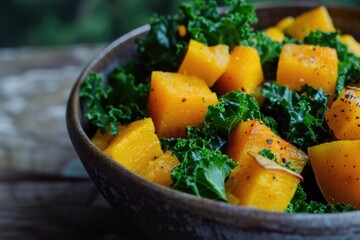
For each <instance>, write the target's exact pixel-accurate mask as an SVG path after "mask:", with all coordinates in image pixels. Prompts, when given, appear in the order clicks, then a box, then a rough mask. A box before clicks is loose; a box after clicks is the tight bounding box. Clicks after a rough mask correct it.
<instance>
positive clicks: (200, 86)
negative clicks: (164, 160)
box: [148, 71, 218, 138]
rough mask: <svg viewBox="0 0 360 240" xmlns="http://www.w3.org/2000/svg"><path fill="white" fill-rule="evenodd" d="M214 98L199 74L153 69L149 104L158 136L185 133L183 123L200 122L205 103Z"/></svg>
mask: <svg viewBox="0 0 360 240" xmlns="http://www.w3.org/2000/svg"><path fill="white" fill-rule="evenodd" d="M217 102H218V99H217V96H216V94H215V93H213V92H212V91H211V90H210V88H209V87H208V86H207V84H206V83H205V81H203V80H202V79H200V78H198V77H195V76H189V75H184V74H180V73H168V72H159V71H154V72H152V75H151V87H150V94H149V103H148V105H149V106H148V107H149V116H150V117H151V118H152V119H153V121H154V124H155V129H156V133H157V135H158V136H159V138H162V137H185V136H186V127H187V126H189V125H192V126H193V125H197V124H199V123H201V122H203V121H204V115H205V113H206V112H207V106H208V105H210V104H216V103H217Z"/></svg>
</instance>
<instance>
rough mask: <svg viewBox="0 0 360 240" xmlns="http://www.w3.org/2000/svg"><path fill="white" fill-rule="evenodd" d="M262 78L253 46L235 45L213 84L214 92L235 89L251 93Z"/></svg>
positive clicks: (259, 63)
mask: <svg viewBox="0 0 360 240" xmlns="http://www.w3.org/2000/svg"><path fill="white" fill-rule="evenodd" d="M263 80H264V74H263V71H262V67H261V61H260V57H259V54H258V52H257V50H256V49H255V48H251V47H247V46H236V47H234V49H233V51H232V52H231V54H230V62H229V65H228V67H227V69H226V71H225V72H224V74H223V75H222V76H221V77H220V79H219V80H218V81H217V82H216V84H215V90H216V92H218V93H220V94H225V93H228V92H231V91H235V90H241V91H243V92H246V93H252V92H253V91H254V90H255V89H256V88H257V87H258V86H259V85H260V84H261V83H262V82H263Z"/></svg>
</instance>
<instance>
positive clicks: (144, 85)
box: [80, 0, 360, 213]
mask: <svg viewBox="0 0 360 240" xmlns="http://www.w3.org/2000/svg"><path fill="white" fill-rule="evenodd" d="M222 5H224V6H227V9H226V10H224V12H219V6H218V5H217V3H216V1H209V2H207V1H205V0H195V1H191V2H184V3H182V4H181V5H180V6H179V9H178V12H177V14H176V15H169V16H158V15H155V16H154V17H153V18H152V19H151V21H150V26H151V29H150V30H149V32H148V33H147V35H146V36H145V37H143V38H140V39H138V40H137V51H138V58H137V59H135V60H133V61H129V62H127V63H126V64H124V65H122V66H118V67H116V68H114V69H113V71H112V72H111V73H110V74H109V75H108V76H103V75H102V74H101V73H96V72H92V73H90V74H89V75H88V76H87V78H86V79H85V81H84V82H83V83H82V85H81V90H80V97H81V99H82V101H85V102H86V109H85V111H84V112H85V117H86V118H87V119H88V120H89V121H90V122H91V123H92V124H93V125H94V126H95V127H96V128H97V129H98V130H97V132H96V134H95V135H94V136H93V137H92V141H93V142H94V144H95V145H96V146H98V147H99V149H101V150H102V151H103V152H104V153H105V154H107V155H108V156H110V157H111V158H113V159H114V160H115V161H117V162H118V163H120V164H122V165H124V166H125V167H127V168H128V169H130V170H131V171H133V172H135V173H137V174H139V175H141V176H142V177H144V178H146V179H148V180H150V181H153V182H156V183H158V184H161V185H164V186H167V187H170V188H173V189H175V190H179V191H183V192H186V193H190V194H194V195H196V196H198V197H204V198H210V199H214V200H218V201H224V202H228V203H230V204H235V205H241V206H249V207H255V208H259V209H264V210H270V211H286V212H307V213H326V212H342V211H352V210H356V209H357V208H359V207H360V190H359V189H360V181H359V178H360V165H359V164H358V156H360V127H359V126H360V120H359V118H360V89H359V88H357V87H356V84H357V83H358V81H359V80H360V50H359V49H360V44H359V43H358V42H357V41H356V40H355V39H354V38H353V37H352V36H351V35H346V34H342V33H341V32H340V30H339V29H336V28H335V26H334V25H333V22H332V20H331V17H330V16H329V13H328V11H327V9H326V8H325V7H323V6H320V7H317V8H314V9H311V10H309V11H308V12H304V13H303V14H301V15H299V16H294V17H292V16H289V17H287V18H285V19H283V20H281V21H280V22H279V23H278V24H276V25H275V26H271V27H269V28H267V29H262V30H255V29H254V28H253V27H252V26H253V25H254V24H255V23H256V22H257V21H258V20H257V17H256V14H255V10H254V6H253V5H251V4H248V3H246V2H245V1H243V0H226V1H224V2H223V4H222Z"/></svg>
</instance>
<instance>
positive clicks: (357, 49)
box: [340, 34, 360, 57]
mask: <svg viewBox="0 0 360 240" xmlns="http://www.w3.org/2000/svg"><path fill="white" fill-rule="evenodd" d="M340 41H341V42H343V43H344V44H345V45H346V46H347V47H348V51H349V52H351V53H353V54H354V55H355V56H357V57H360V43H359V42H358V41H356V39H355V38H354V37H353V36H351V35H349V34H345V35H342V36H341V37H340Z"/></svg>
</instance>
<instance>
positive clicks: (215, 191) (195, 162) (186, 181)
mask: <svg viewBox="0 0 360 240" xmlns="http://www.w3.org/2000/svg"><path fill="white" fill-rule="evenodd" d="M171 151H172V153H173V154H174V155H175V156H176V157H178V158H179V159H181V164H180V166H178V167H176V168H174V170H173V171H172V173H171V177H172V179H173V180H174V182H173V184H172V185H171V187H172V188H174V189H177V190H181V191H185V192H188V193H192V194H194V195H196V196H198V197H206V198H211V199H215V200H222V201H226V193H225V179H226V178H227V176H228V175H229V173H230V172H231V170H232V169H233V168H234V167H235V166H236V164H235V163H234V162H233V161H232V160H231V159H230V158H229V157H228V156H226V155H224V154H223V153H221V151H219V150H211V149H207V148H205V147H201V146H198V144H197V143H196V139H179V141H178V143H177V145H176V146H175V147H174V148H172V150H171Z"/></svg>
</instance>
